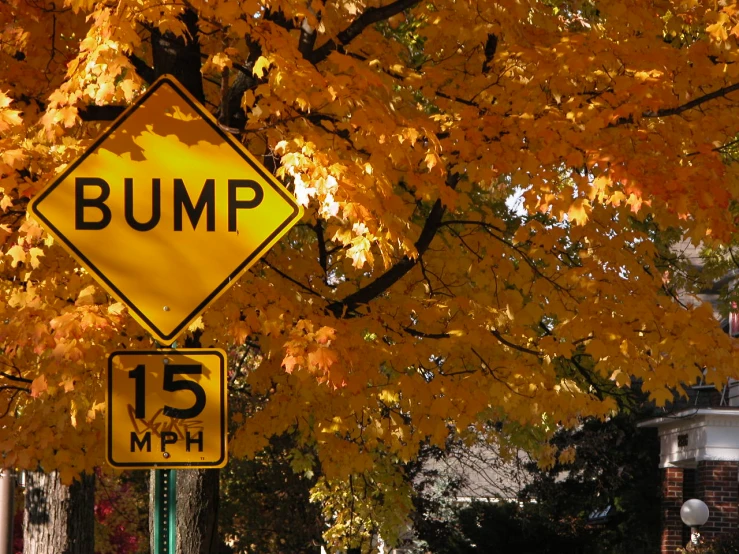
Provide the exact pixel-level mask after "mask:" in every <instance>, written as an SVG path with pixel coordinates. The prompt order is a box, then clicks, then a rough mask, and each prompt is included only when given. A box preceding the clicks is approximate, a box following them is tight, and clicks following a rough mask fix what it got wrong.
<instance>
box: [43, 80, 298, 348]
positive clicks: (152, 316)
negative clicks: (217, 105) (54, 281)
mask: <svg viewBox="0 0 739 554" xmlns="http://www.w3.org/2000/svg"><path fill="white" fill-rule="evenodd" d="M29 209H30V211H31V213H32V214H33V215H34V217H36V218H37V219H38V220H39V221H40V222H41V223H42V224H43V225H44V227H45V228H46V229H47V230H48V231H49V232H50V233H51V234H52V235H53V236H54V237H55V238H56V239H57V240H58V241H59V242H60V243H61V244H62V245H63V246H64V247H65V248H66V249H67V250H69V252H70V253H71V254H72V255H73V256H74V257H75V258H76V259H77V260H78V261H79V263H81V264H82V265H83V266H84V267H85V268H86V269H87V270H88V271H90V273H91V274H92V275H93V276H94V277H95V278H96V280H97V281H98V282H99V283H101V284H102V286H104V287H105V288H106V289H107V290H108V292H110V293H111V294H112V295H113V296H115V297H116V298H117V299H118V300H120V301H121V302H123V303H124V304H126V305H127V306H128V307H129V309H130V311H131V314H132V315H133V316H134V317H135V318H136V319H137V320H138V321H139V322H140V323H141V324H142V325H143V326H144V327H145V328H146V329H147V330H148V331H149V332H150V333H151V334H152V335H154V337H155V338H156V339H157V340H158V341H159V342H161V343H163V344H171V343H172V342H174V340H175V339H176V338H177V336H178V335H179V334H180V333H181V332H182V331H184V330H185V329H186V328H187V326H188V325H189V324H190V323H191V322H192V321H193V320H194V319H195V318H196V317H197V316H198V315H199V314H200V313H201V312H202V311H203V310H204V309H205V308H206V307H207V306H209V305H210V304H211V303H212V302H214V301H215V300H216V299H217V298H218V297H219V296H220V295H221V294H222V293H223V292H224V291H225V290H226V289H227V288H228V287H229V286H230V285H232V284H233V283H235V282H236V281H237V280H238V278H239V277H240V276H241V275H243V273H244V272H245V271H246V270H247V269H248V268H249V267H250V266H251V265H252V264H253V263H254V262H256V261H257V260H258V259H259V258H260V257H261V256H262V255H264V254H265V253H266V252H267V250H269V249H270V248H271V247H272V246H273V245H274V244H275V243H276V242H277V241H278V240H279V239H280V237H281V236H282V235H284V234H285V233H286V232H287V231H288V229H290V227H292V226H293V225H294V224H295V223H296V222H297V221H298V220H299V219H300V217H301V214H302V208H301V207H300V206H299V205H298V204H297V203H296V202H295V199H294V198H293V197H292V195H291V194H290V193H289V192H288V191H287V190H286V189H285V187H284V186H283V185H282V184H280V183H279V181H277V180H276V179H275V178H274V177H273V176H272V175H271V174H270V173H269V172H268V171H266V170H265V169H264V168H263V167H262V165H261V164H260V163H259V162H258V161H257V160H255V159H254V157H253V156H252V155H251V154H250V153H249V152H248V151H247V150H246V149H245V148H244V147H243V146H242V145H241V144H240V143H239V142H237V141H235V140H234V139H233V138H232V137H231V136H230V135H228V134H227V133H224V132H223V131H222V130H221V128H220V127H219V126H218V124H217V122H216V121H215V119H214V118H213V117H212V116H211V115H210V114H209V113H208V112H207V110H205V108H203V106H202V105H201V104H199V103H198V102H197V101H196V100H195V99H194V98H193V97H192V96H190V94H189V93H187V92H186V91H185V90H184V89H183V88H182V87H181V85H179V84H178V83H177V81H176V80H175V79H174V78H172V77H166V76H165V77H162V78H161V79H159V80H158V81H156V82H155V83H154V84H153V85H152V86H151V87H150V88H149V89H148V90H147V91H146V93H144V94H143V95H142V96H141V97H140V98H139V99H138V100H137V102H136V103H135V104H134V105H133V106H131V107H130V108H129V109H128V110H126V111H125V112H124V113H123V115H122V116H121V117H120V118H118V120H116V121H115V122H114V123H113V125H112V126H111V127H110V128H109V129H108V130H107V131H106V132H105V133H103V135H102V136H101V137H100V138H98V139H97V140H96V141H95V142H94V143H93V144H92V146H91V147H90V148H89V149H88V150H87V151H86V152H85V154H83V155H82V156H81V157H80V158H79V159H78V160H76V161H75V162H74V163H72V164H71V165H70V166H69V167H67V168H66V169H65V170H64V171H63V172H62V173H61V174H60V175H59V176H58V177H57V178H56V179H55V180H54V181H53V182H52V183H50V184H49V185H48V186H47V187H46V188H45V189H44V190H43V191H41V193H40V194H39V195H38V196H37V197H35V198H34V199H33V200H32V202H31V204H30V206H29Z"/></svg>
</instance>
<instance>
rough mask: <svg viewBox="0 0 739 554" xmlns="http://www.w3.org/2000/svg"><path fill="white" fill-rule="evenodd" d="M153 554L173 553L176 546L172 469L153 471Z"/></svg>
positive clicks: (174, 487) (174, 494)
mask: <svg viewBox="0 0 739 554" xmlns="http://www.w3.org/2000/svg"><path fill="white" fill-rule="evenodd" d="M154 479H155V481H154V544H155V546H156V553H155V554H175V551H176V546H177V474H176V473H175V470H174V469H157V470H156V471H155V472H154Z"/></svg>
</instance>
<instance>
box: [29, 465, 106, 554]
mask: <svg viewBox="0 0 739 554" xmlns="http://www.w3.org/2000/svg"><path fill="white" fill-rule="evenodd" d="M94 507H95V476H94V475H86V474H82V475H80V476H79V477H78V480H77V481H75V482H74V483H73V484H72V485H71V486H69V487H67V486H64V485H62V483H61V480H60V479H59V474H58V473H57V472H52V473H49V474H47V473H42V472H40V471H28V472H26V498H25V511H24V514H23V552H25V553H27V554H94V551H95V513H94Z"/></svg>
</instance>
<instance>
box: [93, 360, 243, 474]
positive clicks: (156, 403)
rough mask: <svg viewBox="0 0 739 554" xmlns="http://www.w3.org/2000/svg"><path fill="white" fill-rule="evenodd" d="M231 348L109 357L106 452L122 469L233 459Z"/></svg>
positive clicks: (218, 464)
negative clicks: (230, 441) (229, 422)
mask: <svg viewBox="0 0 739 554" xmlns="http://www.w3.org/2000/svg"><path fill="white" fill-rule="evenodd" d="M226 385H227V381H226V353H225V352H223V351H222V350H215V349H213V350H211V349H200V348H199V349H191V350H188V349H178V350H152V351H119V352H113V353H112V354H111V355H110V356H109V358H108V386H107V389H106V400H107V408H108V410H107V416H106V457H107V460H108V463H109V464H110V465H111V466H113V467H117V468H122V469H153V468H185V467H188V468H209V467H210V468H212V467H223V466H224V465H226V458H227V444H226V443H227V441H226V436H227V431H226V414H227V413H228V410H227V406H226V401H227V396H228V395H227V393H226Z"/></svg>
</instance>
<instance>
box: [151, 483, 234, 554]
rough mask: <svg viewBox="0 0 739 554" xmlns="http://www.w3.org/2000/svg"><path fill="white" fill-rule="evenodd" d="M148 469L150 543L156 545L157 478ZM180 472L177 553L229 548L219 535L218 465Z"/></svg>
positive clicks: (207, 552)
mask: <svg viewBox="0 0 739 554" xmlns="http://www.w3.org/2000/svg"><path fill="white" fill-rule="evenodd" d="M155 474H156V471H150V472H149V479H150V482H149V530H150V536H151V542H150V547H151V551H152V552H156V549H155V545H154V519H153V514H154V505H155V504H154V490H155V489H154V479H155ZM176 475H177V492H176V504H177V516H176V521H175V525H176V526H177V547H176V549H175V552H176V553H177V554H218V553H222V552H228V549H227V548H226V547H225V545H224V544H223V543H222V541H221V540H220V537H219V535H218V505H219V494H220V490H219V478H220V470H218V469H183V470H178V471H177V472H176Z"/></svg>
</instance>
